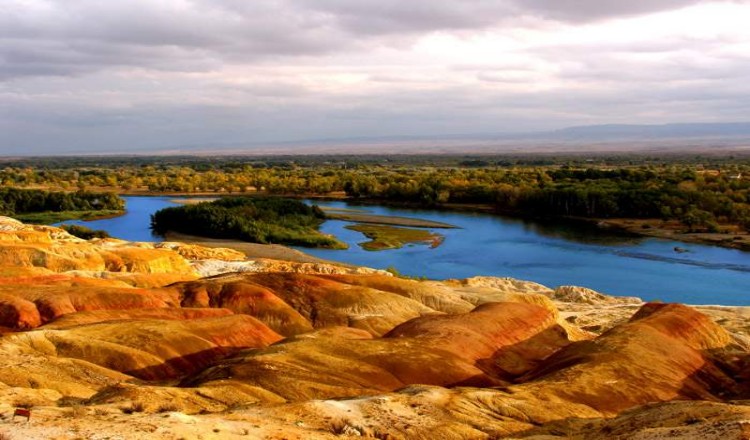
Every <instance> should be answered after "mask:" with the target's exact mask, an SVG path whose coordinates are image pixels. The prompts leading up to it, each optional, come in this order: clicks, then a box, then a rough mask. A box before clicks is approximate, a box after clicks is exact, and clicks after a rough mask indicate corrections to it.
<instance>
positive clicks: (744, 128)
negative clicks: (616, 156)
mask: <svg viewBox="0 0 750 440" xmlns="http://www.w3.org/2000/svg"><path fill="white" fill-rule="evenodd" d="M539 134H540V135H542V137H550V138H559V139H566V140H567V139H600V140H620V139H664V138H695V137H736V136H750V122H735V123H703V124H662V125H628V124H608V125H586V126H579V127H568V128H563V129H561V130H555V131H550V132H546V133H539Z"/></svg>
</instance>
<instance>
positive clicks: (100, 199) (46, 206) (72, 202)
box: [0, 187, 125, 216]
mask: <svg viewBox="0 0 750 440" xmlns="http://www.w3.org/2000/svg"><path fill="white" fill-rule="evenodd" d="M124 208H125V201H124V200H123V199H121V198H120V197H118V196H117V195H116V194H115V193H112V192H107V193H93V192H87V191H76V192H62V191H57V192H56V191H44V190H38V189H19V188H7V187H6V188H3V187H0V215H8V216H12V215H15V214H27V213H37V212H63V211H102V210H114V211H119V210H123V209H124Z"/></svg>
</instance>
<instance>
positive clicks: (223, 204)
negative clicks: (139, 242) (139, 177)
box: [151, 197, 346, 249]
mask: <svg viewBox="0 0 750 440" xmlns="http://www.w3.org/2000/svg"><path fill="white" fill-rule="evenodd" d="M324 219H325V215H324V214H323V212H322V211H321V210H320V208H318V207H317V206H308V205H306V204H304V203H302V202H300V201H298V200H289V199H282V198H243V197H232V198H223V199H219V200H216V201H213V202H203V203H198V204H196V205H186V206H179V207H173V208H165V209H162V210H160V211H157V212H156V213H154V214H153V215H152V216H151V227H152V228H153V230H154V232H156V233H157V234H165V233H167V232H169V231H174V232H180V233H183V234H189V235H197V236H202V237H211V238H227V239H236V240H243V241H248V242H253V243H263V244H269V243H277V244H287V245H297V246H308V247H325V248H335V249H341V248H345V247H346V245H345V244H344V243H341V242H340V241H338V240H336V239H335V238H334V237H330V236H327V235H324V234H321V233H320V232H318V231H317V228H318V226H320V224H321V223H322V222H323V221H324Z"/></svg>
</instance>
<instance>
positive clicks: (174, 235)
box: [164, 232, 354, 267]
mask: <svg viewBox="0 0 750 440" xmlns="http://www.w3.org/2000/svg"><path fill="white" fill-rule="evenodd" d="M164 239H165V240H166V241H177V242H181V243H189V244H195V245H198V246H203V247H208V248H227V249H233V250H236V251H239V252H242V253H243V254H245V256H246V257H247V258H248V259H251V260H252V259H255V258H268V259H272V260H284V261H293V262H296V263H322V264H337V265H339V266H346V267H354V266H353V265H350V264H346V263H342V262H339V261H331V260H325V259H323V258H317V257H313V256H312V255H308V254H306V253H304V252H302V251H298V250H296V249H292V248H289V247H286V246H283V245H280V244H258V243H249V242H245V241H239V240H228V239H222V238H206V237H198V236H195V235H188V234H181V233H179V232H167V233H166V234H165V235H164Z"/></svg>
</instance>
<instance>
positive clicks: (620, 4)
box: [517, 0, 706, 22]
mask: <svg viewBox="0 0 750 440" xmlns="http://www.w3.org/2000/svg"><path fill="white" fill-rule="evenodd" d="M701 2H704V3H705V2H706V1H705V0H703V1H702V0H629V1H621V0H523V1H520V0H519V1H517V5H518V6H519V7H520V8H523V9H524V10H525V11H528V12H530V13H535V14H539V15H541V16H544V17H547V18H550V19H555V20H563V21H571V22H588V21H595V20H602V19H610V18H621V17H627V16H633V15H641V14H648V13H653V12H662V11H668V10H674V9H678V8H684V7H688V6H692V5H695V4H698V3H701Z"/></svg>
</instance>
